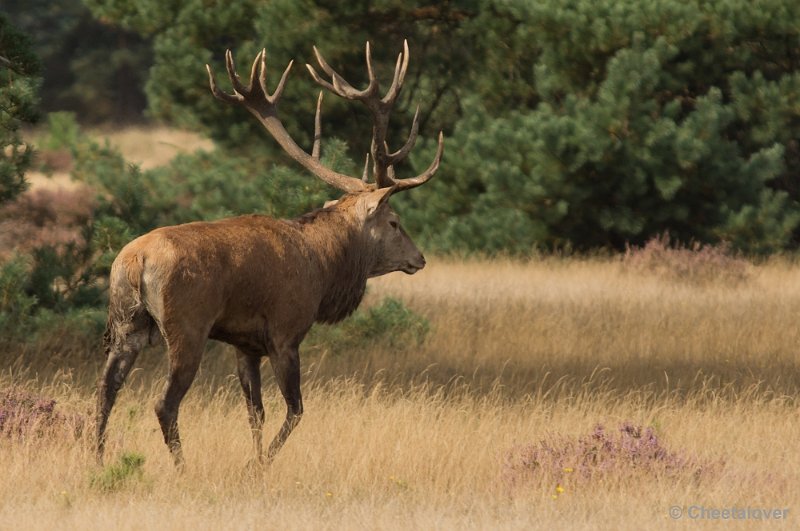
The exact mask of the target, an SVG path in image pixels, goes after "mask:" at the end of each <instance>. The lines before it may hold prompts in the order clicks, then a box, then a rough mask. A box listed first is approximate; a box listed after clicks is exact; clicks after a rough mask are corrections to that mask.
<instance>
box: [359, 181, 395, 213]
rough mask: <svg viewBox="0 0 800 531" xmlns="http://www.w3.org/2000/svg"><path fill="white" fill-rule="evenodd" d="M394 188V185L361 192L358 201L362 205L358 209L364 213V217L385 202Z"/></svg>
mask: <svg viewBox="0 0 800 531" xmlns="http://www.w3.org/2000/svg"><path fill="white" fill-rule="evenodd" d="M396 188H397V187H396V186H389V187H387V188H379V189H378V190H375V191H374V192H368V193H366V194H363V196H362V199H361V201H359V203H360V206H361V207H362V208H361V209H360V210H361V212H363V214H364V219H366V218H368V217H370V216H371V215H373V214H374V213H375V212H376V211H377V210H378V209H379V208H380V206H381V205H382V204H384V203H385V202H387V201H388V200H389V198H390V197H391V196H392V194H393V193H394V191H395V189H396Z"/></svg>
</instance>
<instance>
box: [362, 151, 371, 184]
mask: <svg viewBox="0 0 800 531" xmlns="http://www.w3.org/2000/svg"><path fill="white" fill-rule="evenodd" d="M361 181H362V182H365V183H366V182H369V153H367V156H366V158H365V159H364V172H363V173H362V174H361Z"/></svg>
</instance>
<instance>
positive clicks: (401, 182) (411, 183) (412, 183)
mask: <svg viewBox="0 0 800 531" xmlns="http://www.w3.org/2000/svg"><path fill="white" fill-rule="evenodd" d="M443 153H444V133H442V132H441V131H439V145H438V147H437V148H436V156H435V157H434V158H433V162H431V165H430V166H428V169H427V170H425V171H424V172H422V173H420V174H419V175H417V176H416V177H409V178H408V179H394V178H392V184H393V185H394V186H396V189H395V192H400V191H403V190H408V189H410V188H416V187H417V186H419V185H421V184H425V183H426V182H428V181H430V180H431V177H433V175H434V174H435V173H436V171H437V170H438V169H439V164H440V163H441V162H442V154H443ZM392 171H394V168H393V167H392Z"/></svg>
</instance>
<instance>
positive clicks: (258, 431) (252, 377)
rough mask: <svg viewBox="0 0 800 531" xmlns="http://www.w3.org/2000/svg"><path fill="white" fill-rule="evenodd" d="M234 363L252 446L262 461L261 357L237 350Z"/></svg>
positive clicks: (262, 405)
mask: <svg viewBox="0 0 800 531" xmlns="http://www.w3.org/2000/svg"><path fill="white" fill-rule="evenodd" d="M236 363H237V373H238V374H239V382H240V383H241V384H242V391H243V392H244V399H245V402H246V403H247V415H248V417H249V419H250V429H251V430H252V432H253V448H254V449H255V454H256V459H257V460H258V461H259V462H262V461H263V460H264V450H263V446H262V438H263V437H262V432H263V429H262V428H263V427H264V403H263V402H262V401H261V357H260V356H257V355H251V354H248V353H245V352H242V351H241V350H237V351H236Z"/></svg>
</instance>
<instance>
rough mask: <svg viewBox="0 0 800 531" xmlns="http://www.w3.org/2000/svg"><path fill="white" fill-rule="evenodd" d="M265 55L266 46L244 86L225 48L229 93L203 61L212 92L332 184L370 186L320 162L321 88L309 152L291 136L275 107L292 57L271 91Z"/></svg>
mask: <svg viewBox="0 0 800 531" xmlns="http://www.w3.org/2000/svg"><path fill="white" fill-rule="evenodd" d="M266 56H267V52H266V50H261V52H259V54H258V55H256V58H255V60H254V61H253V66H252V68H251V69H250V82H249V83H248V85H247V86H244V85H242V83H241V81H240V80H239V75H238V74H237V73H236V67H235V65H234V63H233V54H231V51H230V50H227V51H226V52H225V66H226V68H227V70H228V77H229V78H230V81H231V85H233V94H228V93H227V92H223V91H222V90H220V89H219V87H218V86H217V80H216V79H215V78H214V73H213V72H212V70H211V67H210V66H209V65H206V70H208V82H209V85H210V86H211V92H212V93H213V94H214V96H215V97H216V98H217V99H219V100H222V101H225V102H228V103H233V104H237V105H241V106H242V107H244V108H245V109H247V110H248V111H250V113H251V114H252V115H253V116H255V117H256V118H257V119H258V121H259V122H261V125H263V126H264V128H265V129H266V130H267V131H269V134H270V135H272V137H273V138H274V139H275V140H276V141H277V142H278V144H280V146H281V147H282V148H283V150H284V151H286V153H287V154H288V155H289V156H290V157H292V158H293V159H294V160H296V161H297V162H299V163H300V164H302V165H303V166H304V167H305V168H306V169H307V170H309V171H310V172H311V173H313V174H314V175H316V176H317V177H319V178H320V179H322V180H323V181H325V182H326V183H328V184H330V185H331V186H334V187H336V188H338V189H339V190H342V191H344V192H359V191H363V190H368V189H371V188H373V187H371V186H369V185H367V184H366V183H364V182H363V181H362V180H361V179H356V178H355V177H350V176H348V175H344V174H341V173H338V172H335V171H333V170H331V169H330V168H327V167H325V166H323V165H322V163H321V162H320V160H319V151H320V149H319V146H320V138H321V125H320V122H321V121H320V108H321V107H322V92H320V94H319V99H318V100H317V112H316V116H315V117H314V147H313V148H312V151H311V155H309V154H308V153H306V152H305V151H304V150H303V149H302V148H301V147H300V146H298V145H297V143H296V142H295V141H294V140H293V139H292V137H291V136H290V135H289V132H288V131H287V130H286V128H284V127H283V123H282V122H281V121H280V119H279V118H278V113H277V107H278V102H279V100H280V97H281V94H282V93H283V88H284V86H285V85H286V78H287V77H288V75H289V70H291V68H292V64H293V61H290V62H289V66H287V67H286V70H284V71H283V75H282V76H281V80H280V82H279V83H278V86H277V88H276V89H275V92H273V93H272V94H271V95H270V94H269V91H268V90H267V64H266V63H267V61H266Z"/></svg>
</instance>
